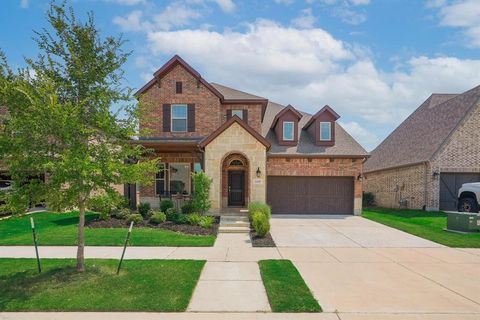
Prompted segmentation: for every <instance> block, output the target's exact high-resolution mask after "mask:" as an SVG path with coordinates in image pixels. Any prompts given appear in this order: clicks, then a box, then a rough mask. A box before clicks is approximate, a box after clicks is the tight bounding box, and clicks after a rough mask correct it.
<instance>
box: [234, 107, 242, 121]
mask: <svg viewBox="0 0 480 320" xmlns="http://www.w3.org/2000/svg"><path fill="white" fill-rule="evenodd" d="M235 111H239V112H240V116H239V115H238V114H237V115H236V116H237V117H239V118H240V119H242V120H243V109H232V117H233V116H235V114H234V112H235Z"/></svg>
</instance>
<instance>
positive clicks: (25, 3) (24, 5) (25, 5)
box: [20, 0, 30, 9]
mask: <svg viewBox="0 0 480 320" xmlns="http://www.w3.org/2000/svg"><path fill="white" fill-rule="evenodd" d="M29 6H30V3H29V1H28V0H20V7H21V8H22V9H27V8H28V7H29Z"/></svg>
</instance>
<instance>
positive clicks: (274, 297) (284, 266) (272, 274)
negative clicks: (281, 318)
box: [258, 260, 322, 312]
mask: <svg viewBox="0 0 480 320" xmlns="http://www.w3.org/2000/svg"><path fill="white" fill-rule="evenodd" d="M258 264H259V266H260V273H261V275H262V280H263V284H264V285H265V289H266V290H267V296H268V301H269V302H270V306H271V308H272V311H273V312H321V311H322V308H321V307H320V305H319V304H318V302H317V300H315V298H314V297H313V295H312V293H311V291H310V289H309V288H308V286H307V285H306V283H305V281H304V280H303V278H302V276H301V275H300V273H299V272H298V270H297V268H295V266H294V265H293V263H292V262H291V261H290V260H261V261H259V262H258Z"/></svg>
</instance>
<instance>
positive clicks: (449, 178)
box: [440, 172, 480, 211]
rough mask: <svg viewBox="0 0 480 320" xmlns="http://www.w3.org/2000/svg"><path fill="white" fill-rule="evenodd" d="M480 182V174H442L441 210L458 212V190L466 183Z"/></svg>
mask: <svg viewBox="0 0 480 320" xmlns="http://www.w3.org/2000/svg"><path fill="white" fill-rule="evenodd" d="M468 182H480V173H467V172H456V173H441V174H440V210H445V211H456V210H457V197H458V189H460V187H461V186H462V184H464V183H468Z"/></svg>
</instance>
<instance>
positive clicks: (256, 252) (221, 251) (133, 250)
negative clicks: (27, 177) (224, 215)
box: [0, 246, 281, 261]
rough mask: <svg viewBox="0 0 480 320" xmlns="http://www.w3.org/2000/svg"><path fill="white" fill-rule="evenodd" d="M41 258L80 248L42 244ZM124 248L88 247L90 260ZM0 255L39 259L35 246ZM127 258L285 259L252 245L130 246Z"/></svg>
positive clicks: (65, 255)
mask: <svg viewBox="0 0 480 320" xmlns="http://www.w3.org/2000/svg"><path fill="white" fill-rule="evenodd" d="M39 254H40V258H42V259H48V258H72V259H74V258H76V256H77V247H71V246H41V247H39ZM121 255H122V247H85V257H86V258H87V259H92V258H96V259H120V256H121ZM0 258H35V248H34V247H33V246H9V247H7V246H0ZM125 259H194V260H207V261H258V260H263V259H281V256H280V253H279V251H278V250H277V248H251V247H226V246H225V247H128V248H127V251H126V253H125Z"/></svg>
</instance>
